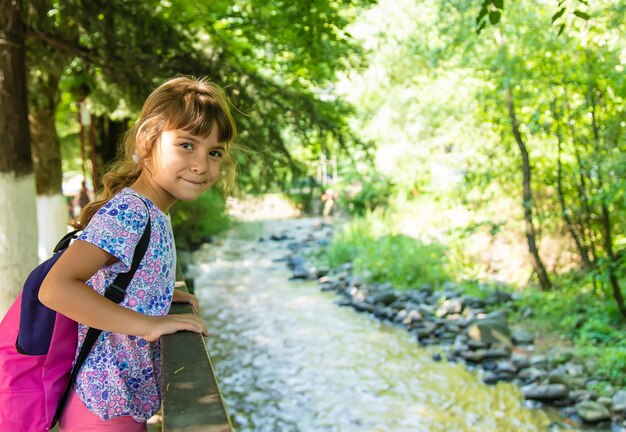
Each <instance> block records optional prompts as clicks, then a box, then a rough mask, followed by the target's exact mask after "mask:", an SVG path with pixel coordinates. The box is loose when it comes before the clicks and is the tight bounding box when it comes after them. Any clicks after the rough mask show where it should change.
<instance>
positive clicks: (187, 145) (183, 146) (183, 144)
mask: <svg viewBox="0 0 626 432" xmlns="http://www.w3.org/2000/svg"><path fill="white" fill-rule="evenodd" d="M180 146H181V147H182V148H184V149H185V150H193V144H191V143H188V142H185V143H182V144H181V145H180Z"/></svg>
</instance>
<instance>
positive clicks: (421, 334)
mask: <svg viewBox="0 0 626 432" xmlns="http://www.w3.org/2000/svg"><path fill="white" fill-rule="evenodd" d="M436 328H437V325H436V324H434V323H431V322H428V321H426V322H423V323H420V324H418V325H417V326H415V327H414V328H413V333H414V334H415V335H416V336H417V338H418V339H425V338H428V337H430V336H431V335H432V334H433V332H434V331H435V329H436Z"/></svg>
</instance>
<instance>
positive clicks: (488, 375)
mask: <svg viewBox="0 0 626 432" xmlns="http://www.w3.org/2000/svg"><path fill="white" fill-rule="evenodd" d="M483 382H484V383H485V384H495V383H497V382H498V375H496V374H495V373H494V372H491V371H487V372H485V375H484V376H483Z"/></svg>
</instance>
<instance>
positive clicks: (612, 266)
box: [588, 83, 626, 318]
mask: <svg viewBox="0 0 626 432" xmlns="http://www.w3.org/2000/svg"><path fill="white" fill-rule="evenodd" d="M588 103H589V105H590V106H591V128H592V132H593V143H594V150H595V151H596V152H597V153H596V154H600V153H599V150H600V149H599V147H600V126H599V124H598V118H597V115H598V114H597V112H596V108H597V104H596V99H595V88H594V86H593V83H591V84H590V85H589V96H588ZM602 174H603V173H602V169H601V167H598V173H597V176H598V188H599V189H600V190H602V189H603V188H604V180H603V175H602ZM600 208H601V209H602V213H601V214H602V217H601V221H602V229H603V231H604V232H603V236H602V237H603V239H604V249H605V252H606V256H607V258H608V266H607V267H608V273H609V283H610V284H611V289H612V290H613V298H614V299H615V303H616V304H617V308H618V309H619V311H620V313H621V314H622V317H624V318H626V305H625V304H624V296H623V295H622V289H621V287H620V284H619V280H618V278H617V272H616V269H617V267H618V266H619V262H618V260H617V256H616V255H615V253H614V251H613V233H612V227H611V214H610V212H609V205H608V203H607V197H606V196H602V199H601V204H600Z"/></svg>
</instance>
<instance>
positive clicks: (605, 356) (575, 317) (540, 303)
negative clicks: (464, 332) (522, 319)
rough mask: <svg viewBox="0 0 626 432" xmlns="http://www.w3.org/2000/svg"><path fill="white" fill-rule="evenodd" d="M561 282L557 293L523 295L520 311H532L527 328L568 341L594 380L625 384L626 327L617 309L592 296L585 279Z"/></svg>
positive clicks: (607, 302)
mask: <svg viewBox="0 0 626 432" xmlns="http://www.w3.org/2000/svg"><path fill="white" fill-rule="evenodd" d="M560 283H561V284H562V285H561V290H560V291H558V292H550V293H545V292H537V291H530V292H527V293H525V294H524V295H523V296H522V297H521V299H520V300H519V303H518V304H519V306H520V308H519V310H520V311H523V310H524V309H526V308H527V307H530V308H531V309H532V310H533V311H534V317H533V318H531V321H530V323H529V325H531V326H532V327H534V329H535V330H536V331H538V332H543V333H548V332H552V333H556V334H558V335H560V336H561V337H562V338H563V339H565V340H568V341H571V342H572V343H573V344H574V345H575V347H576V353H577V355H578V356H579V357H581V358H582V359H584V360H586V362H587V363H590V364H593V371H594V374H596V375H597V377H599V378H601V379H605V380H607V381H609V382H611V383H613V384H614V385H616V386H624V385H626V325H624V323H623V322H622V321H621V319H620V315H619V312H618V311H617V308H616V307H615V305H614V304H613V303H612V302H611V301H610V299H599V298H598V297H597V296H595V295H593V294H592V291H593V290H592V289H591V288H590V287H588V286H586V283H585V281H584V280H580V279H569V278H562V279H561V280H560ZM563 284H565V285H563ZM581 284H582V285H583V287H584V288H583V289H581ZM581 291H582V293H581Z"/></svg>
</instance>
